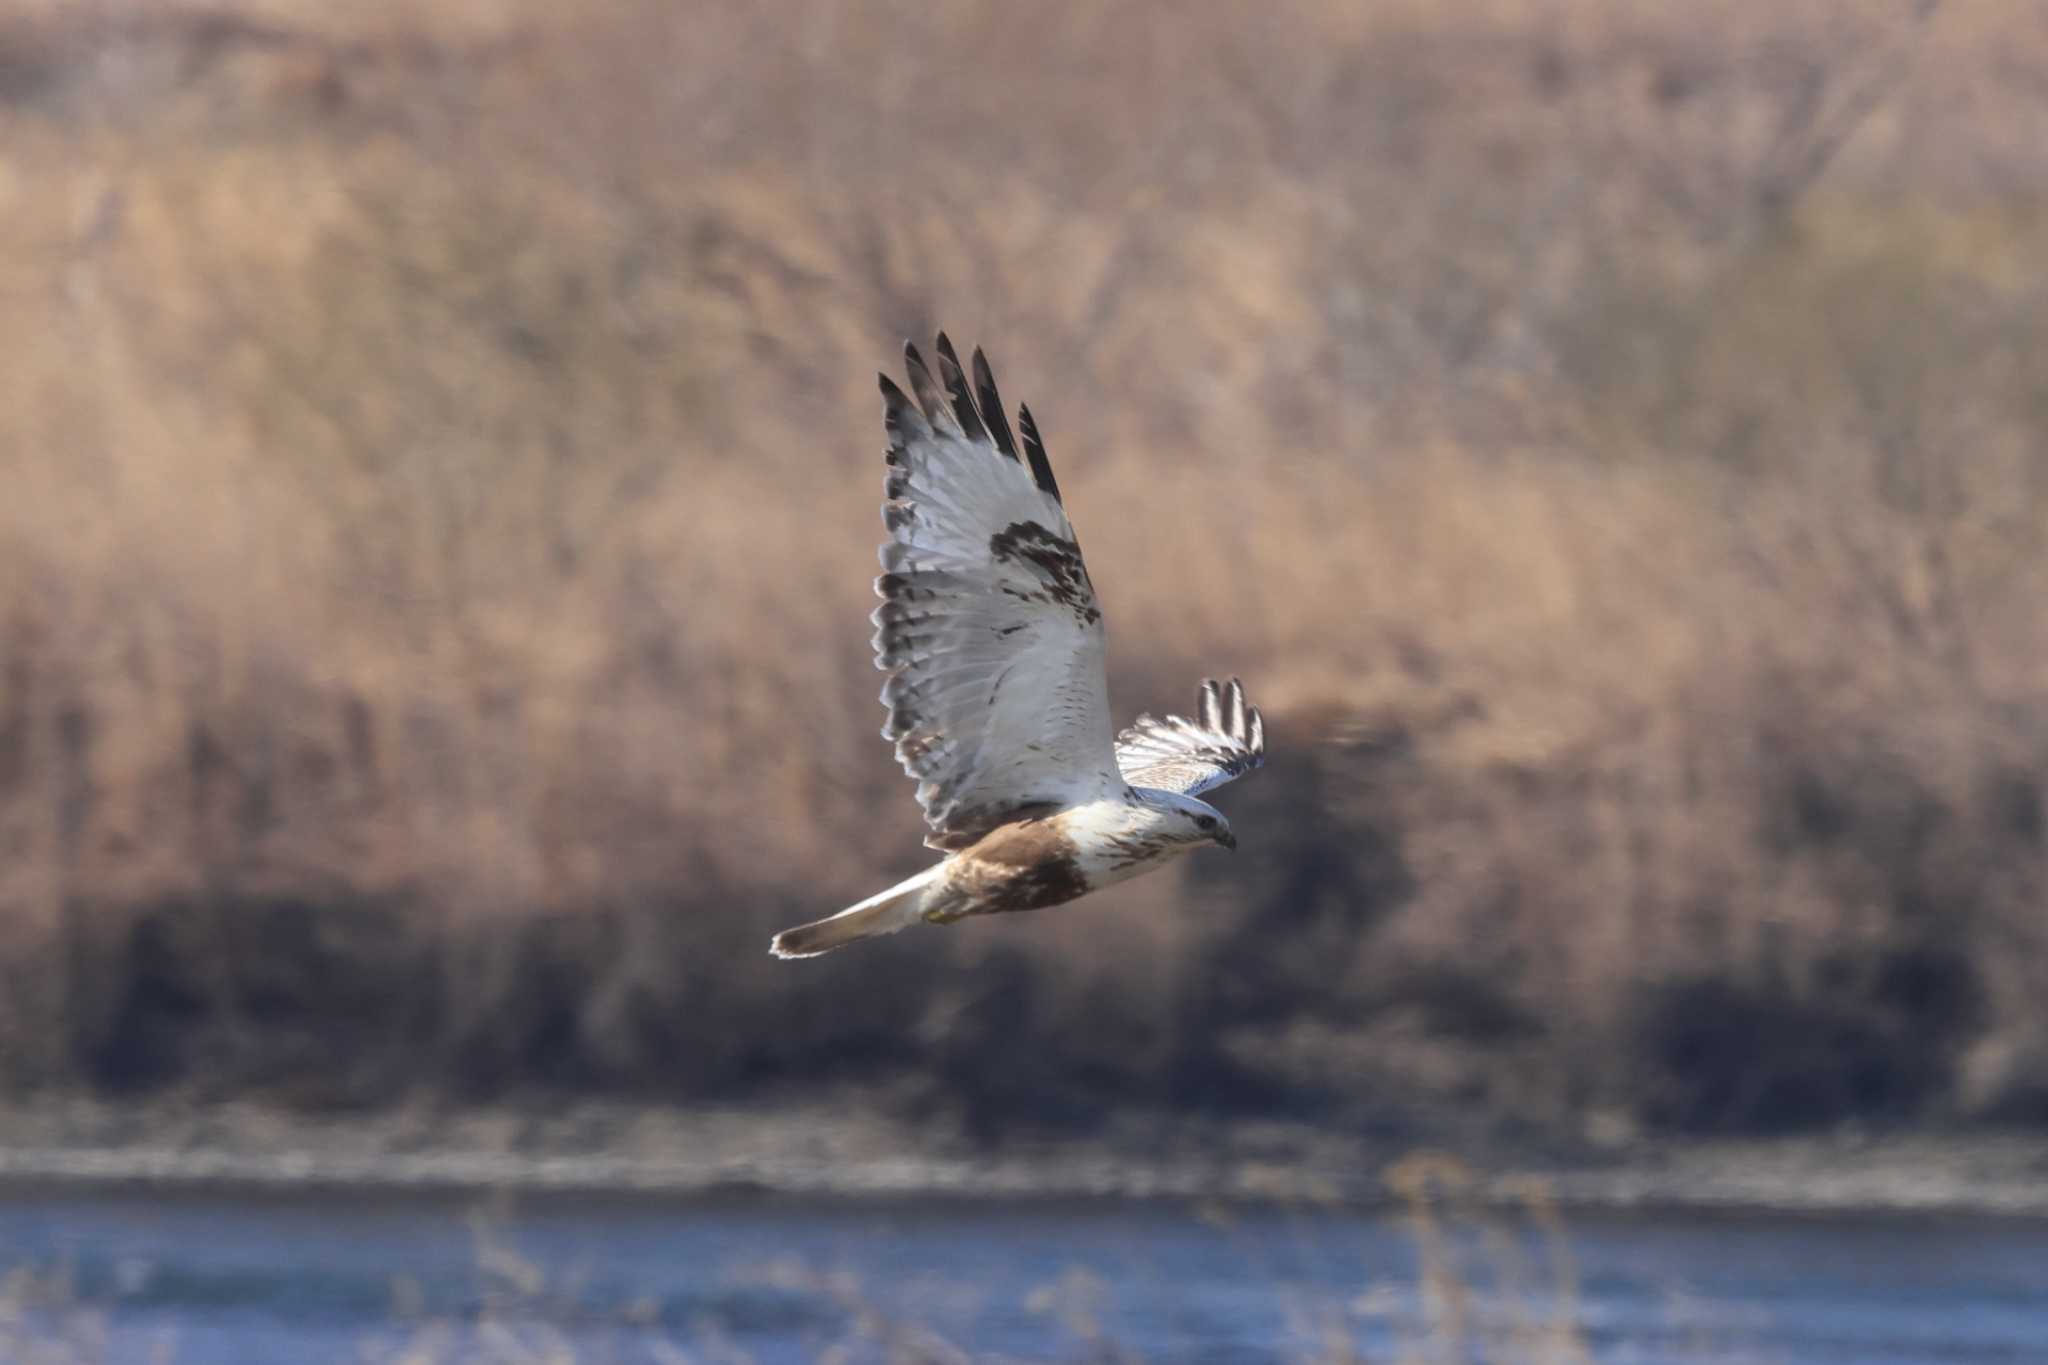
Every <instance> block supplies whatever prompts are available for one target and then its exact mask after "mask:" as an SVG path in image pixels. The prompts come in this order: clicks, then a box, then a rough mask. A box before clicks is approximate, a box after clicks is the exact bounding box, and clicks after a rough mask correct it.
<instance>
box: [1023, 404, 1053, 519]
mask: <svg viewBox="0 0 2048 1365" xmlns="http://www.w3.org/2000/svg"><path fill="white" fill-rule="evenodd" d="M1017 429H1018V430H1019V431H1021V432H1022V433H1023V434H1024V457H1025V458H1026V459H1027V460H1029V461H1030V462H1031V477H1032V479H1033V480H1034V481H1035V482H1036V483H1037V484H1038V487H1039V488H1040V490H1042V491H1043V492H1044V493H1045V494H1046V496H1047V497H1050V498H1051V499H1052V500H1053V501H1054V502H1057V503H1061V504H1062V505H1064V500H1063V499H1062V498H1061V497H1060V486H1059V483H1058V481H1057V480H1055V479H1054V478H1053V476H1052V462H1051V461H1049V460H1047V459H1046V458H1045V442H1044V441H1042V440H1040V439H1039V436H1038V423H1036V422H1034V421H1032V420H1031V409H1030V408H1028V407H1026V406H1024V405H1023V404H1021V403H1020V404H1018V405H1017Z"/></svg>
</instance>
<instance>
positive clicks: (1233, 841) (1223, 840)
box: [1216, 829, 1237, 853]
mask: <svg viewBox="0 0 2048 1365" xmlns="http://www.w3.org/2000/svg"><path fill="white" fill-rule="evenodd" d="M1216 843H1217V845H1218V846H1219V847H1222V848H1227V849H1229V850H1230V851H1231V852H1232V853H1235V852H1237V836H1236V835H1235V834H1232V833H1231V832H1230V831H1229V830H1227V829H1226V830H1220V831H1218V832H1217V835H1216Z"/></svg>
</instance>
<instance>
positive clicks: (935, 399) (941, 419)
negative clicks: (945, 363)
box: [903, 341, 966, 436]
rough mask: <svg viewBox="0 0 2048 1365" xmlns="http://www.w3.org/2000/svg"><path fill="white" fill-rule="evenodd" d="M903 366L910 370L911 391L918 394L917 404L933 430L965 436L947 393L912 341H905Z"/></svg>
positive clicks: (950, 434)
mask: <svg viewBox="0 0 2048 1365" xmlns="http://www.w3.org/2000/svg"><path fill="white" fill-rule="evenodd" d="M903 366H904V368H905V369H907V370H909V371H910V391H911V392H912V393H914V394H916V395H917V405H918V406H919V407H920V408H923V409H924V417H925V420H926V421H927V422H930V423H931V424H932V430H934V431H939V432H943V433H945V434H946V435H948V436H964V435H966V432H964V431H963V430H961V427H960V423H959V421H958V419H956V418H955V417H954V416H953V408H952V405H951V404H950V403H948V402H947V401H946V395H945V394H944V393H942V392H941V391H940V389H939V385H938V381H937V380H935V379H933V378H932V372H931V371H930V370H929V369H927V368H926V367H925V363H924V357H923V356H921V355H919V354H918V353H917V347H916V346H914V345H912V344H911V343H910V342H907V341H906V342H904V343H903Z"/></svg>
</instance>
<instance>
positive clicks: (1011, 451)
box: [974, 346, 1017, 460]
mask: <svg viewBox="0 0 2048 1365" xmlns="http://www.w3.org/2000/svg"><path fill="white" fill-rule="evenodd" d="M974 395H975V399H976V401H977V402H978V403H979V404H980V406H981V420H982V422H983V424H984V425H986V426H987V427H988V434H989V439H990V440H992V441H994V442H995V443H996V449H997V450H1000V451H1002V452H1003V454H1005V455H1007V456H1009V457H1010V458H1011V459H1013V460H1014V459H1016V458H1017V438H1016V437H1014V436H1012V435H1011V434H1010V419H1009V418H1008V417H1005V416H1004V415H1003V397H1002V395H1001V394H999V393H997V392H996V377H995V374H994V373H993V372H992V371H990V369H989V367H988V357H987V356H985V355H983V354H982V353H981V347H979V346H977V347H975V348H974Z"/></svg>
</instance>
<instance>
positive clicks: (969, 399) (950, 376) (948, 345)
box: [938, 332, 989, 441]
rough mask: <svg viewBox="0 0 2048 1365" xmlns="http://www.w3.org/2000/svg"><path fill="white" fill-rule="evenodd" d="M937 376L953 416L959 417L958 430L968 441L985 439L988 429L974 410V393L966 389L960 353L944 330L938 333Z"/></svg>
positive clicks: (965, 377) (987, 437)
mask: <svg viewBox="0 0 2048 1365" xmlns="http://www.w3.org/2000/svg"><path fill="white" fill-rule="evenodd" d="M938 350H939V378H941V379H943V380H944V381H945V383H946V392H947V394H948V395H950V396H951V397H952V400H953V416H954V417H956V418H958V419H959V422H960V430H961V431H962V432H964V433H966V436H967V439H968V440H970V441H987V440H988V439H989V436H988V429H987V428H986V427H984V426H983V425H982V423H981V414H980V413H978V412H976V411H975V410H974V395H973V394H971V393H969V392H968V390H967V375H966V372H965V371H963V370H962V369H961V368H960V354H959V352H957V351H955V350H954V349H953V343H952V341H951V340H950V339H948V338H947V336H946V334H945V333H944V332H941V333H939V340H938Z"/></svg>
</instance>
